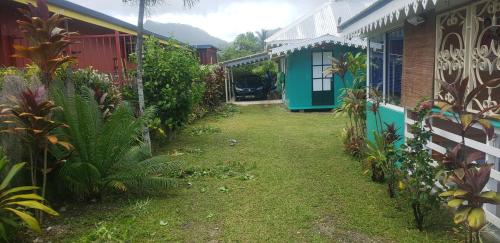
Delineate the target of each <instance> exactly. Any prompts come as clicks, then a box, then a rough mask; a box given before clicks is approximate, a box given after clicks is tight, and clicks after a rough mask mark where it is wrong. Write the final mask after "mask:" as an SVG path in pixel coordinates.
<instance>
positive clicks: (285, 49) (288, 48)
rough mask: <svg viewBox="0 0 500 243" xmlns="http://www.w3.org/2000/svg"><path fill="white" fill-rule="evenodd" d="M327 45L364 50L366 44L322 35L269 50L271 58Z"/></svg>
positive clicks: (361, 41) (360, 41)
mask: <svg viewBox="0 0 500 243" xmlns="http://www.w3.org/2000/svg"><path fill="white" fill-rule="evenodd" d="M328 43H334V44H339V45H344V46H353V47H358V48H366V42H364V41H363V40H359V39H355V40H350V41H347V40H345V39H344V38H341V37H337V36H332V35H324V36H321V37H318V38H315V39H311V40H306V41H303V42H300V43H295V44H289V45H284V46H280V47H277V48H273V49H271V53H270V55H271V56H275V55H276V56H279V55H284V54H289V53H293V52H296V51H299V50H302V49H307V48H312V47H315V46H316V45H320V44H328Z"/></svg>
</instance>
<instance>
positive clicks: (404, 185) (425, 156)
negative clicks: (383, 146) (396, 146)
mask: <svg viewBox="0 0 500 243" xmlns="http://www.w3.org/2000/svg"><path fill="white" fill-rule="evenodd" d="M429 108H430V107H425V106H420V105H419V106H417V109H416V119H415V121H416V122H415V123H414V124H413V125H411V127H410V131H411V133H412V134H413V138H408V139H407V140H406V144H405V145H403V146H402V150H401V151H402V152H401V155H400V158H399V160H400V161H401V162H402V164H401V171H402V174H403V177H402V182H401V183H400V189H401V190H402V192H403V195H406V196H407V197H406V198H407V200H408V202H409V204H410V206H411V208H412V209H413V216H414V219H415V223H416V225H417V228H418V229H419V230H423V225H424V218H425V216H426V215H427V214H428V213H429V212H430V211H432V210H433V209H437V208H439V206H440V201H441V200H440V198H439V196H438V195H439V192H440V191H441V189H439V188H438V187H436V182H437V179H436V175H437V174H438V169H437V168H436V167H434V165H433V160H432V157H431V155H430V154H429V150H428V149H427V148H426V145H427V142H428V141H429V140H430V138H431V136H432V132H431V131H429V130H427V129H425V127H424V119H425V116H426V115H427V114H428V113H429V111H430V109H429Z"/></svg>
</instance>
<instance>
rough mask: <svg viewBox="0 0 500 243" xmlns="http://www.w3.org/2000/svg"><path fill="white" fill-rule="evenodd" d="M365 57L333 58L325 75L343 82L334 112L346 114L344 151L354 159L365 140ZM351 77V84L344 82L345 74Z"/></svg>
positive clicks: (360, 55)
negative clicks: (338, 103)
mask: <svg viewBox="0 0 500 243" xmlns="http://www.w3.org/2000/svg"><path fill="white" fill-rule="evenodd" d="M365 69H366V55H364V54H362V53H357V54H353V53H351V52H348V53H345V54H344V55H342V56H341V57H340V58H339V59H336V58H333V60H332V66H331V67H330V68H328V69H327V70H326V71H325V73H327V74H336V75H338V76H339V78H340V79H341V80H342V82H343V85H344V86H343V87H344V88H343V89H342V91H341V96H342V105H341V107H340V108H339V109H337V110H336V112H337V113H339V114H346V115H347V117H348V118H349V123H348V124H347V128H346V129H345V137H344V147H345V150H346V151H347V152H348V153H350V154H351V155H353V156H355V157H358V158H360V157H362V156H363V153H364V152H365V147H366V146H365V144H366V143H365V140H366V87H365V81H366V75H365V73H364V70H365ZM348 73H350V74H351V75H352V76H353V80H352V84H350V85H348V82H347V81H346V76H347V74H348Z"/></svg>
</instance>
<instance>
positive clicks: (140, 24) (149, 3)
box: [122, 0, 198, 146]
mask: <svg viewBox="0 0 500 243" xmlns="http://www.w3.org/2000/svg"><path fill="white" fill-rule="evenodd" d="M122 1H123V2H135V3H138V4H139V14H138V16H139V17H138V18H137V45H136V50H135V51H136V57H137V69H136V70H137V73H136V87H137V98H138V102H137V103H138V105H139V115H142V113H143V112H144V110H145V108H146V102H145V99H144V84H143V80H142V79H143V73H144V70H143V68H144V67H143V58H144V56H143V51H144V48H143V47H144V14H145V11H146V9H147V8H151V7H153V6H155V5H158V4H160V3H163V2H165V0H122ZM183 3H184V7H186V8H191V7H193V6H194V5H195V4H196V3H198V0H183ZM142 136H143V140H144V142H145V143H146V144H147V145H148V146H151V138H150V137H149V130H148V128H147V127H144V128H143V135H142Z"/></svg>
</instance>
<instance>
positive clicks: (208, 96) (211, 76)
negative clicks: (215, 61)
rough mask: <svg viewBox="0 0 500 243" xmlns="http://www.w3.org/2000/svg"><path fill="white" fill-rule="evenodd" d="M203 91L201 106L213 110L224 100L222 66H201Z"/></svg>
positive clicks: (223, 73)
mask: <svg viewBox="0 0 500 243" xmlns="http://www.w3.org/2000/svg"><path fill="white" fill-rule="evenodd" d="M202 73H203V74H202V76H203V83H204V85H205V92H204V96H203V106H204V107H206V108H207V109H208V110H210V111H213V110H214V109H215V108H217V107H219V106H220V105H221V104H222V102H224V96H225V92H224V87H225V84H224V75H225V72H224V68H223V67H222V66H218V65H211V66H202Z"/></svg>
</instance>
